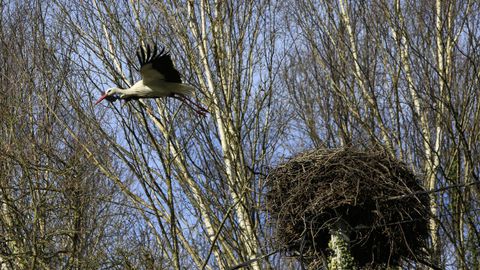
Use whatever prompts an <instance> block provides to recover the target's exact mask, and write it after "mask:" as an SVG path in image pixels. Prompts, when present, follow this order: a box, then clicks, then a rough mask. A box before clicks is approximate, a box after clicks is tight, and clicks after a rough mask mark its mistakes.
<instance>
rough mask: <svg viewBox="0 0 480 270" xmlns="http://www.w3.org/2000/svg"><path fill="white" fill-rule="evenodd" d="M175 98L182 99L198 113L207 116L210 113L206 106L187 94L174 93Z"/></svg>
mask: <svg viewBox="0 0 480 270" xmlns="http://www.w3.org/2000/svg"><path fill="white" fill-rule="evenodd" d="M171 97H173V98H176V99H178V100H180V101H181V102H183V103H185V104H186V105H187V106H188V107H190V108H191V109H192V110H193V111H195V112H196V113H197V114H198V115H201V116H205V114H207V113H208V110H207V109H206V108H204V107H203V106H202V105H200V104H199V103H197V102H195V101H193V100H191V99H189V98H188V97H187V96H185V95H182V94H175V93H174V94H172V96H171Z"/></svg>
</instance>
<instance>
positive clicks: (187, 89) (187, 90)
mask: <svg viewBox="0 0 480 270" xmlns="http://www.w3.org/2000/svg"><path fill="white" fill-rule="evenodd" d="M172 91H173V92H174V93H175V94H181V95H184V96H193V92H194V91H195V88H193V86H191V85H188V84H183V83H182V84H178V85H177V87H175V89H172Z"/></svg>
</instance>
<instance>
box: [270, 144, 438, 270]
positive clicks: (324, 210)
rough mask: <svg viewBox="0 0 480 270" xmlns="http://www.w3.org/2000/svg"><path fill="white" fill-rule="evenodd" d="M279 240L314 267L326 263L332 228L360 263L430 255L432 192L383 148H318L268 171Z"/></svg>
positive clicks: (379, 263) (397, 261)
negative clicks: (424, 187)
mask: <svg viewBox="0 0 480 270" xmlns="http://www.w3.org/2000/svg"><path fill="white" fill-rule="evenodd" d="M267 189H268V192H267V199H266V208H267V210H268V212H269V216H270V219H271V221H272V222H273V223H272V224H273V225H274V235H275V237H274V238H275V242H276V243H277V244H278V245H280V246H282V247H283V248H284V250H286V253H287V255H291V256H296V257H297V258H301V260H302V261H303V262H305V263H306V264H309V265H310V266H313V265H316V266H318V265H319V264H324V263H325V261H326V259H325V258H327V257H328V256H329V255H330V254H331V250H330V249H329V248H328V242H329V240H330V236H331V235H330V234H331V232H332V231H333V230H336V229H338V228H343V229H342V231H343V233H344V234H346V236H347V239H349V247H350V252H351V254H352V256H353V258H354V260H355V261H356V263H357V264H358V266H359V267H365V266H369V267H383V266H395V265H399V264H400V263H401V260H402V259H405V260H415V261H417V260H420V259H421V260H424V259H425V258H424V257H425V256H426V254H425V249H426V242H427V238H428V235H429V234H428V223H427V218H428V214H429V198H428V195H427V194H426V193H425V192H424V191H425V190H424V189H423V188H422V186H421V185H420V184H419V182H418V181H417V179H416V177H415V175H414V174H413V172H412V171H411V170H410V169H409V168H408V167H407V166H406V165H405V164H404V163H402V162H399V161H398V160H396V159H394V158H392V157H390V156H389V155H388V154H386V153H384V152H382V151H373V152H372V151H362V150H358V149H353V148H345V149H336V150H325V149H320V150H314V151H310V152H306V153H303V154H301V155H298V156H296V157H294V158H292V159H291V160H290V161H288V162H286V163H284V164H282V165H280V166H278V167H277V168H276V169H274V170H272V171H271V172H270V173H269V175H268V176H267Z"/></svg>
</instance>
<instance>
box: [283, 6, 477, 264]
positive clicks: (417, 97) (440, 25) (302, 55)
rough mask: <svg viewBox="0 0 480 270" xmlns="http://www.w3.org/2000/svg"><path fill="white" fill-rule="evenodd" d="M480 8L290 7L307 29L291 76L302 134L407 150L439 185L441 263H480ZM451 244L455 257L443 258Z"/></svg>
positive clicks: (436, 246) (436, 223) (325, 141)
mask: <svg viewBox="0 0 480 270" xmlns="http://www.w3.org/2000/svg"><path fill="white" fill-rule="evenodd" d="M479 11H480V10H479V7H478V5H477V4H476V3H474V2H473V1H460V2H443V1H436V2H429V1H421V2H414V1H407V2H401V1H371V2H355V3H354V2H347V1H322V2H317V1H300V2H296V4H295V5H292V9H291V11H290V13H289V15H293V16H295V20H294V21H293V22H291V26H290V28H291V29H300V30H301V31H300V32H299V34H298V35H296V36H295V41H296V42H295V46H294V49H295V50H292V51H291V55H292V57H291V59H292V60H291V61H292V63H291V64H292V65H293V66H294V68H293V69H290V70H289V71H288V72H285V75H284V77H285V81H286V82H287V84H286V86H287V89H288V90H289V93H290V95H291V96H292V97H293V100H294V101H295V103H294V104H295V106H296V107H297V108H298V109H297V112H298V114H297V115H298V119H299V122H300V123H301V125H300V127H303V129H304V130H306V131H307V132H306V133H305V132H303V134H305V136H307V137H309V138H311V141H312V142H313V144H314V145H328V146H330V145H348V144H351V143H353V144H365V143H366V144H367V145H369V144H372V143H373V144H376V145H382V146H383V147H384V148H385V149H386V150H387V151H390V153H391V154H392V155H395V156H398V157H400V158H401V159H404V160H409V161H410V163H411V164H412V165H413V166H415V168H416V170H417V171H418V172H419V173H422V175H423V179H424V183H425V186H426V187H427V189H429V190H431V191H432V193H431V212H432V217H431V219H430V220H431V221H430V225H431V230H432V233H431V241H432V250H431V255H432V258H433V260H434V263H435V264H437V265H442V267H444V266H445V265H447V264H451V263H454V264H455V265H456V266H457V267H458V268H462V269H469V268H472V267H475V266H476V265H478V260H477V259H473V258H474V257H475V256H476V255H473V254H478V248H476V247H475V248H472V247H473V246H472V244H473V242H470V243H468V242H469V241H470V240H473V239H475V240H474V241H478V228H477V227H476V226H473V224H475V222H478V218H479V216H478V214H477V212H476V211H475V210H473V209H476V208H477V207H478V188H475V185H478V168H475V165H474V164H476V163H478V161H474V160H473V159H472V158H473V157H474V156H477V154H476V153H477V152H478V149H475V147H474V146H473V144H471V143H470V142H469V141H470V140H471V139H473V138H476V137H477V136H478V129H476V124H473V126H469V125H468V124H466V123H467V122H468V123H476V122H477V121H478V119H476V118H477V113H473V114H472V113H471V112H476V111H477V108H478V106H479V104H478V99H477V98H476V97H478V94H479V92H478V87H477V86H478V79H479V77H478V72H477V71H478V59H477V57H476V56H475V55H477V54H478V46H476V45H473V44H474V40H478V26H477V25H478V24H475V23H476V22H478V16H479ZM292 33H293V32H292ZM292 35H293V34H292ZM292 70H293V71H292ZM474 74H476V75H474ZM304 108H306V109H304ZM467 119H468V120H467ZM472 128H473V129H472ZM467 133H468V134H469V135H467ZM470 136H472V137H470ZM469 138H470V139H469ZM452 170H453V171H452ZM454 175H455V176H454ZM439 190H441V191H439ZM435 191H437V192H435ZM461 194H468V195H467V196H463V195H461ZM474 194H476V195H474ZM439 195H441V196H439ZM467 197H468V198H467ZM454 224H456V225H454ZM466 224H471V225H466ZM461 235H462V236H461ZM466 235H467V237H465V236H466ZM442 239H444V240H442ZM466 239H470V240H466ZM450 253H453V254H455V256H456V260H455V262H452V261H446V260H444V259H442V258H447V257H448V256H447V255H449V254H450ZM472 255H473V256H472Z"/></svg>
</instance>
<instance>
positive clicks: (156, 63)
mask: <svg viewBox="0 0 480 270" xmlns="http://www.w3.org/2000/svg"><path fill="white" fill-rule="evenodd" d="M137 57H138V60H139V62H140V74H141V75H142V79H141V80H140V81H138V82H136V83H135V84H134V85H133V86H132V87H130V88H127V89H121V88H118V87H113V88H109V89H107V91H105V94H103V95H102V96H101V97H100V98H99V99H98V100H97V102H96V103H95V105H97V104H98V103H100V102H101V101H102V100H104V99H106V100H108V101H115V100H117V99H118V98H120V99H124V100H125V101H126V102H128V101H130V100H136V99H140V98H162V97H173V98H176V99H178V100H180V101H182V102H183V103H185V104H186V105H187V106H188V107H190V108H191V109H192V110H194V111H195V112H196V113H197V114H199V115H202V116H204V115H205V114H206V113H207V112H208V110H207V109H205V108H204V107H202V106H201V105H200V104H198V103H196V102H194V101H192V100H191V99H189V98H188V96H191V95H192V94H193V92H194V88H193V87H192V86H191V85H188V84H184V83H182V79H181V78H180V73H179V72H178V70H176V69H175V67H174V66H173V62H172V59H171V58H170V54H169V53H168V52H165V48H162V49H161V50H158V48H157V46H156V45H154V47H153V50H151V48H150V46H149V45H147V46H146V49H144V48H143V47H142V46H141V47H140V49H139V50H138V51H137ZM117 95H119V97H117Z"/></svg>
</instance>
